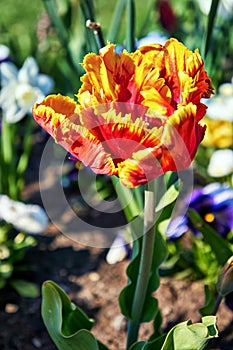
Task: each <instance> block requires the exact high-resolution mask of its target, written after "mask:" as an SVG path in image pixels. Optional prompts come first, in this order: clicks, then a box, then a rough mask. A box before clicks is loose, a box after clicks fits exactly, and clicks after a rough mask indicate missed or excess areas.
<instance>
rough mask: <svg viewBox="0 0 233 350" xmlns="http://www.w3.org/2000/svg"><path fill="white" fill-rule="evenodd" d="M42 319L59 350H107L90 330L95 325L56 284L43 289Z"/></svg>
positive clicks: (45, 283)
mask: <svg viewBox="0 0 233 350" xmlns="http://www.w3.org/2000/svg"><path fill="white" fill-rule="evenodd" d="M42 297H43V301H42V317H43V320H44V323H45V325H46V327H47V330H48V332H49V334H50V336H51V338H52V340H53V341H54V343H55V344H56V346H57V348H58V349H59V350H67V349H70V350H86V349H88V350H105V349H107V348H106V347H105V346H104V345H103V344H101V343H98V342H97V340H96V339H95V338H94V336H93V335H92V334H91V332H90V330H91V328H92V326H93V324H94V322H93V320H91V319H89V318H88V317H87V316H86V315H85V314H84V312H83V311H82V310H80V309H79V308H78V307H77V306H75V305H74V304H73V303H72V302H71V301H70V299H69V298H68V296H67V295H66V293H65V292H64V291H63V290H62V289H61V288H60V287H59V286H58V285H57V284H55V283H54V282H52V281H46V282H44V284H43V287H42Z"/></svg>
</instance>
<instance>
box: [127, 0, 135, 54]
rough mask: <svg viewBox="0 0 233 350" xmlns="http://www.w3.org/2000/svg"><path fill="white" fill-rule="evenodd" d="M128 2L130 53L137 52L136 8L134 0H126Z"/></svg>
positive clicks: (128, 47) (128, 45) (128, 48)
mask: <svg viewBox="0 0 233 350" xmlns="http://www.w3.org/2000/svg"><path fill="white" fill-rule="evenodd" d="M126 2H127V8H126V9H127V21H126V23H127V33H126V47H127V50H128V51H129V52H132V51H134V50H135V35H134V30H135V6H134V1H133V0H126Z"/></svg>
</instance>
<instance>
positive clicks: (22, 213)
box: [0, 195, 48, 234]
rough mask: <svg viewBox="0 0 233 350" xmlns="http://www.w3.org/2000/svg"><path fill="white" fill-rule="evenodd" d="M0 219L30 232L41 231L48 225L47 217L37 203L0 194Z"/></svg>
mask: <svg viewBox="0 0 233 350" xmlns="http://www.w3.org/2000/svg"><path fill="white" fill-rule="evenodd" d="M0 219H1V220H4V221H6V222H8V223H10V224H12V225H13V226H14V227H15V228H16V229H17V230H19V231H23V232H25V233H30V234H39V233H42V232H43V231H44V230H45V229H46V228H47V226H48V217H47V215H46V213H45V211H44V210H43V209H42V208H41V207H40V206H39V205H35V204H25V203H23V202H17V201H13V200H12V199H10V198H9V197H8V196H6V195H0Z"/></svg>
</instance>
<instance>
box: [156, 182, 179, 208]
mask: <svg viewBox="0 0 233 350" xmlns="http://www.w3.org/2000/svg"><path fill="white" fill-rule="evenodd" d="M178 195H179V188H178V187H177V183H175V184H173V185H171V186H170V187H169V189H168V190H167V191H166V192H165V193H164V195H163V196H162V198H161V199H160V201H159V203H158V205H157V206H156V212H159V211H160V210H162V209H163V208H165V207H167V206H168V205H169V204H171V203H173V202H174V201H175V200H176V198H177V197H178Z"/></svg>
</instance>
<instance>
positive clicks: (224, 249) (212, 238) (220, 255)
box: [188, 209, 233, 265]
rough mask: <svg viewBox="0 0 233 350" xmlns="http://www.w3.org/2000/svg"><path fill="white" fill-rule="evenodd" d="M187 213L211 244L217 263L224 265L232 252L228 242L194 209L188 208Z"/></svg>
mask: <svg viewBox="0 0 233 350" xmlns="http://www.w3.org/2000/svg"><path fill="white" fill-rule="evenodd" d="M188 215H189V218H190V220H191V222H192V224H193V225H194V226H195V227H196V228H197V229H198V230H199V231H200V232H201V233H202V234H203V237H204V239H205V241H206V242H207V243H208V244H209V245H210V246H211V248H212V250H213V252H214V254H215V256H216V258H217V260H218V262H219V264H220V265H224V264H225V263H226V261H227V260H228V259H229V258H230V257H231V256H232V253H233V251H232V248H231V247H230V245H229V244H228V242H227V241H226V240H225V239H223V238H222V237H221V236H219V235H218V234H217V232H215V231H214V230H213V229H212V228H211V227H210V226H209V225H208V224H207V223H206V222H205V221H204V220H203V219H202V218H201V216H200V215H199V214H198V213H197V212H196V211H195V210H192V209H189V210H188Z"/></svg>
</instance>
